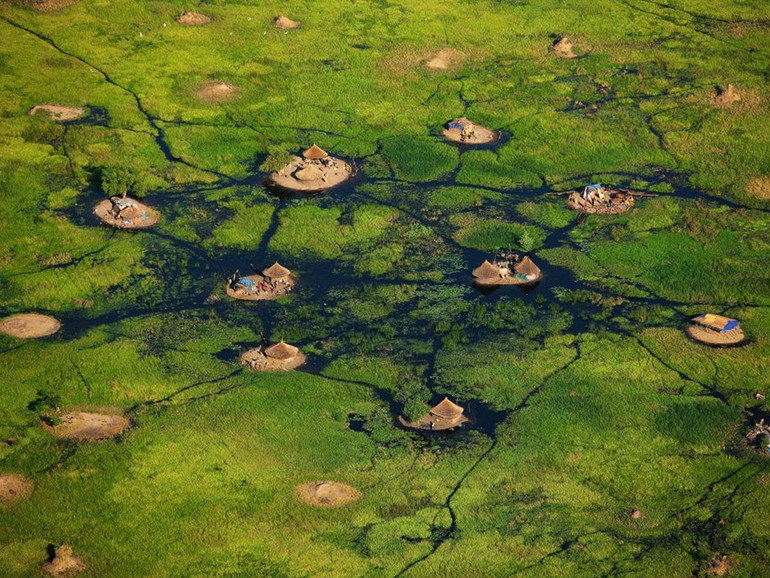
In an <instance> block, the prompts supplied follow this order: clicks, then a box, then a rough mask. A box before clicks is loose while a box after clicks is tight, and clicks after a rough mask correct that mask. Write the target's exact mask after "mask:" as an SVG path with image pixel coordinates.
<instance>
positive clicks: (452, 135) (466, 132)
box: [441, 117, 500, 145]
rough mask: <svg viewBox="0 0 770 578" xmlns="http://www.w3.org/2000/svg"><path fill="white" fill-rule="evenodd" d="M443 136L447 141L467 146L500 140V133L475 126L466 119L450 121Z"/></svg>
mask: <svg viewBox="0 0 770 578" xmlns="http://www.w3.org/2000/svg"><path fill="white" fill-rule="evenodd" d="M441 134H443V135H444V137H446V139H447V140H450V141H452V142H456V143H460V144H466V145H479V144H487V143H491V142H494V141H496V140H497V139H499V138H500V133H499V132H497V131H495V130H489V129H488V128H486V127H483V126H481V125H480V124H475V123H473V122H471V121H469V120H468V119H467V118H465V117H460V118H455V119H452V120H450V121H449V122H448V123H447V124H446V126H445V128H444V130H443V132H442V133H441Z"/></svg>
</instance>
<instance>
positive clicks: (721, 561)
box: [706, 556, 735, 576]
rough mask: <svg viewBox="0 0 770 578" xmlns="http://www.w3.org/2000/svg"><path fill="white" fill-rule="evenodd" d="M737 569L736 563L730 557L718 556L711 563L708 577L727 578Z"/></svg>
mask: <svg viewBox="0 0 770 578" xmlns="http://www.w3.org/2000/svg"><path fill="white" fill-rule="evenodd" d="M733 568H735V562H734V561H733V559H732V558H730V556H717V557H716V558H714V559H712V560H711V562H709V566H708V568H706V576H727V575H728V574H729V573H730V571H731V570H732V569H733Z"/></svg>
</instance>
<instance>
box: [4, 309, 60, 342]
mask: <svg viewBox="0 0 770 578" xmlns="http://www.w3.org/2000/svg"><path fill="white" fill-rule="evenodd" d="M59 329H61V323H60V322H59V320H58V319H56V318H55V317H51V316H50V315H41V314H40V313H19V314H17V315H11V316H10V317H6V318H5V319H3V320H2V321H0V333H4V334H6V335H10V336H11V337H16V338H18V339H37V338H39V337H48V336H49V335H53V334H54V333H56V332H57V331H59Z"/></svg>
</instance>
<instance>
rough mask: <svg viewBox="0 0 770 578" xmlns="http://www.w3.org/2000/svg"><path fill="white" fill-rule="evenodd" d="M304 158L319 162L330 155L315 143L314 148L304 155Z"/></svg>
mask: <svg viewBox="0 0 770 578" xmlns="http://www.w3.org/2000/svg"><path fill="white" fill-rule="evenodd" d="M302 156H303V157H305V158H306V159H308V160H311V161H318V160H321V159H325V158H326V157H328V156H329V153H327V152H326V151H325V150H323V149H322V148H321V147H319V146H318V145H317V144H315V143H314V144H313V146H311V147H310V148H309V149H307V150H306V151H305V152H303V153H302Z"/></svg>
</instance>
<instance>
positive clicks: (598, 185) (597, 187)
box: [586, 183, 602, 189]
mask: <svg viewBox="0 0 770 578" xmlns="http://www.w3.org/2000/svg"><path fill="white" fill-rule="evenodd" d="M586 188H587V189H601V188H602V186H601V185H600V184H599V183H596V184H594V185H588V186H587V187H586Z"/></svg>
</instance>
